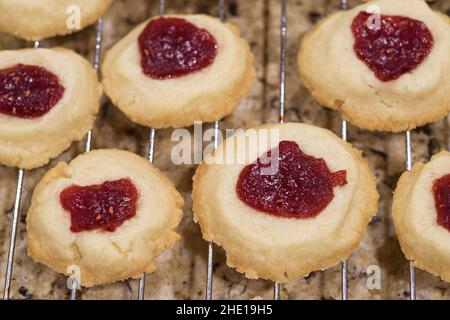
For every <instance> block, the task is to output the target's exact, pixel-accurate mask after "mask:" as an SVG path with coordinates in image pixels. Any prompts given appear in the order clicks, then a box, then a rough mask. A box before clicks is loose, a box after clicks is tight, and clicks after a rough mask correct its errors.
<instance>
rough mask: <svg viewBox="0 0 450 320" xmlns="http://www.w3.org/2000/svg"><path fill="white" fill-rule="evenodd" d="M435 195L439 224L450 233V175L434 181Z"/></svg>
mask: <svg viewBox="0 0 450 320" xmlns="http://www.w3.org/2000/svg"><path fill="white" fill-rule="evenodd" d="M433 195H434V206H435V207H436V212H437V223H438V224H439V225H441V226H442V227H444V228H445V229H447V230H448V231H450V174H447V175H446V176H443V177H441V178H439V179H437V180H435V181H434V183H433Z"/></svg>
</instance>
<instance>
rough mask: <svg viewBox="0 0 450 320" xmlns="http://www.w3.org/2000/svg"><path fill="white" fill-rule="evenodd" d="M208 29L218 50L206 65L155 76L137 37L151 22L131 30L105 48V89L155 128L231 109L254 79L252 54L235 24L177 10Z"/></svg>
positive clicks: (184, 123) (126, 110)
mask: <svg viewBox="0 0 450 320" xmlns="http://www.w3.org/2000/svg"><path fill="white" fill-rule="evenodd" d="M164 17H165V18H171V17H172V18H181V19H185V20H187V21H188V22H190V23H192V24H194V25H195V26H196V27H198V28H201V29H204V30H206V31H208V32H209V33H210V34H211V35H212V36H213V37H214V38H215V40H216V42H217V54H216V56H215V58H214V60H213V62H212V63H211V64H210V65H208V66H207V67H205V68H203V69H201V70H198V71H195V72H192V73H189V74H187V75H184V76H180V77H176V78H170V79H155V78H152V77H149V76H147V75H146V74H145V73H144V72H143V68H142V67H141V52H140V49H139V45H138V38H139V36H140V34H141V33H142V32H143V30H144V29H145V27H146V26H147V24H148V23H149V21H152V20H155V19H159V18H158V17H157V18H153V19H151V20H149V21H146V22H144V23H142V24H141V25H139V26H138V27H137V28H135V29H134V30H133V31H131V32H130V33H129V34H128V35H127V36H126V37H125V38H123V39H122V40H121V41H119V42H118V43H117V44H116V45H115V46H114V47H113V48H112V49H110V50H109V51H108V52H107V53H106V57H105V61H104V63H103V64H102V75H103V84H104V87H105V92H106V94H107V95H108V96H109V98H111V100H112V102H113V103H114V104H115V105H116V106H117V107H118V108H119V109H120V110H121V111H123V112H124V113H125V114H126V115H127V117H128V118H130V119H131V120H132V121H133V122H136V123H139V124H141V125H145V126H150V127H154V128H165V127H183V126H188V125H192V124H193V123H194V121H204V122H211V121H215V120H218V119H221V118H222V117H224V116H226V115H228V114H230V113H232V112H233V111H234V109H235V108H236V106H237V104H238V103H239V101H240V100H241V99H242V98H243V97H244V95H245V94H246V93H247V91H248V90H249V88H250V86H251V85H252V83H253V81H254V79H255V69H254V67H253V54H252V53H251V51H250V48H249V45H248V44H247V42H246V41H245V40H244V39H243V38H241V37H240V35H239V31H238V29H237V28H236V27H235V26H233V25H231V24H229V23H222V22H221V21H220V20H219V19H217V18H213V17H210V16H207V15H176V16H164Z"/></svg>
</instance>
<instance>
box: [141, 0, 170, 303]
mask: <svg viewBox="0 0 450 320" xmlns="http://www.w3.org/2000/svg"><path fill="white" fill-rule="evenodd" d="M165 6H166V3H165V0H159V15H160V16H162V15H164V11H165ZM155 140H156V130H155V128H150V131H149V135H148V154H147V159H148V161H149V162H150V163H153V160H154V159H155ZM146 280H147V274H146V273H144V274H143V275H142V276H141V277H140V278H139V283H138V300H144V299H145V282H146Z"/></svg>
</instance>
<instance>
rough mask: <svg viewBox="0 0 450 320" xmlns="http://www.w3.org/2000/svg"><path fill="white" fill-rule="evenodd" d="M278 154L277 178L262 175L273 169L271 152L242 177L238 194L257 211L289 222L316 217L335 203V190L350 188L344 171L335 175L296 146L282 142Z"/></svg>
mask: <svg viewBox="0 0 450 320" xmlns="http://www.w3.org/2000/svg"><path fill="white" fill-rule="evenodd" d="M275 151H278V160H279V162H278V170H276V173H275V174H272V175H264V174H262V169H263V168H268V167H270V163H268V162H269V161H267V159H268V158H270V157H271V155H272V152H274V150H270V151H268V152H267V154H266V155H264V157H260V158H258V160H257V161H256V163H253V164H250V165H248V166H246V167H245V168H244V169H243V170H242V172H241V174H240V175H239V179H238V182H237V185H236V191H237V194H238V196H239V198H240V199H241V200H242V201H244V202H245V203H246V204H247V205H249V206H250V207H252V208H254V209H256V210H259V211H263V212H266V213H269V214H272V215H275V216H281V217H289V218H310V217H314V216H316V215H317V214H319V213H320V212H321V211H322V210H323V209H325V208H326V206H327V205H328V204H329V203H330V202H331V200H333V198H334V193H333V187H336V186H343V185H345V184H347V180H346V176H347V172H346V171H345V170H341V171H337V172H334V173H332V172H331V171H330V170H329V169H328V166H327V165H326V163H325V161H324V160H323V159H317V158H314V157H313V156H310V155H307V154H305V153H303V152H302V150H301V149H300V147H299V146H298V144H297V143H296V142H293V141H282V142H280V144H279V146H278V150H276V149H275ZM262 159H265V161H262Z"/></svg>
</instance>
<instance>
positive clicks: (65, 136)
mask: <svg viewBox="0 0 450 320" xmlns="http://www.w3.org/2000/svg"><path fill="white" fill-rule="evenodd" d="M20 64H22V65H30V66H37V67H41V68H44V69H45V70H47V71H49V72H51V73H52V74H54V75H56V76H57V78H58V81H59V83H60V84H61V85H62V86H63V87H64V93H63V95H62V97H61V98H60V99H59V101H58V102H57V103H56V105H55V106H53V108H52V109H51V110H50V111H48V112H47V113H45V114H44V115H42V116H40V117H35V118H31V119H29V118H20V117H16V116H13V115H9V114H2V113H0V163H1V164H3V165H7V166H14V167H20V168H24V169H33V168H37V167H40V166H43V165H45V164H46V163H48V161H49V160H50V159H52V158H55V157H56V156H58V155H59V154H60V153H61V152H63V151H64V150H65V149H67V148H68V147H69V146H70V144H71V143H72V142H73V141H76V140H80V139H82V138H83V137H84V135H85V134H86V133H87V132H88V131H89V129H90V128H91V127H92V124H93V122H94V119H95V115H96V114H97V112H98V109H99V104H100V98H101V95H102V87H101V84H100V83H99V82H98V80H97V74H96V71H95V70H94V68H93V67H92V66H91V64H90V63H89V61H87V60H86V59H84V58H83V57H81V56H79V55H78V54H76V53H75V52H73V51H70V50H66V49H61V48H56V49H23V50H14V51H13V50H11V51H0V70H5V69H8V68H11V67H14V66H17V65H20Z"/></svg>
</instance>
